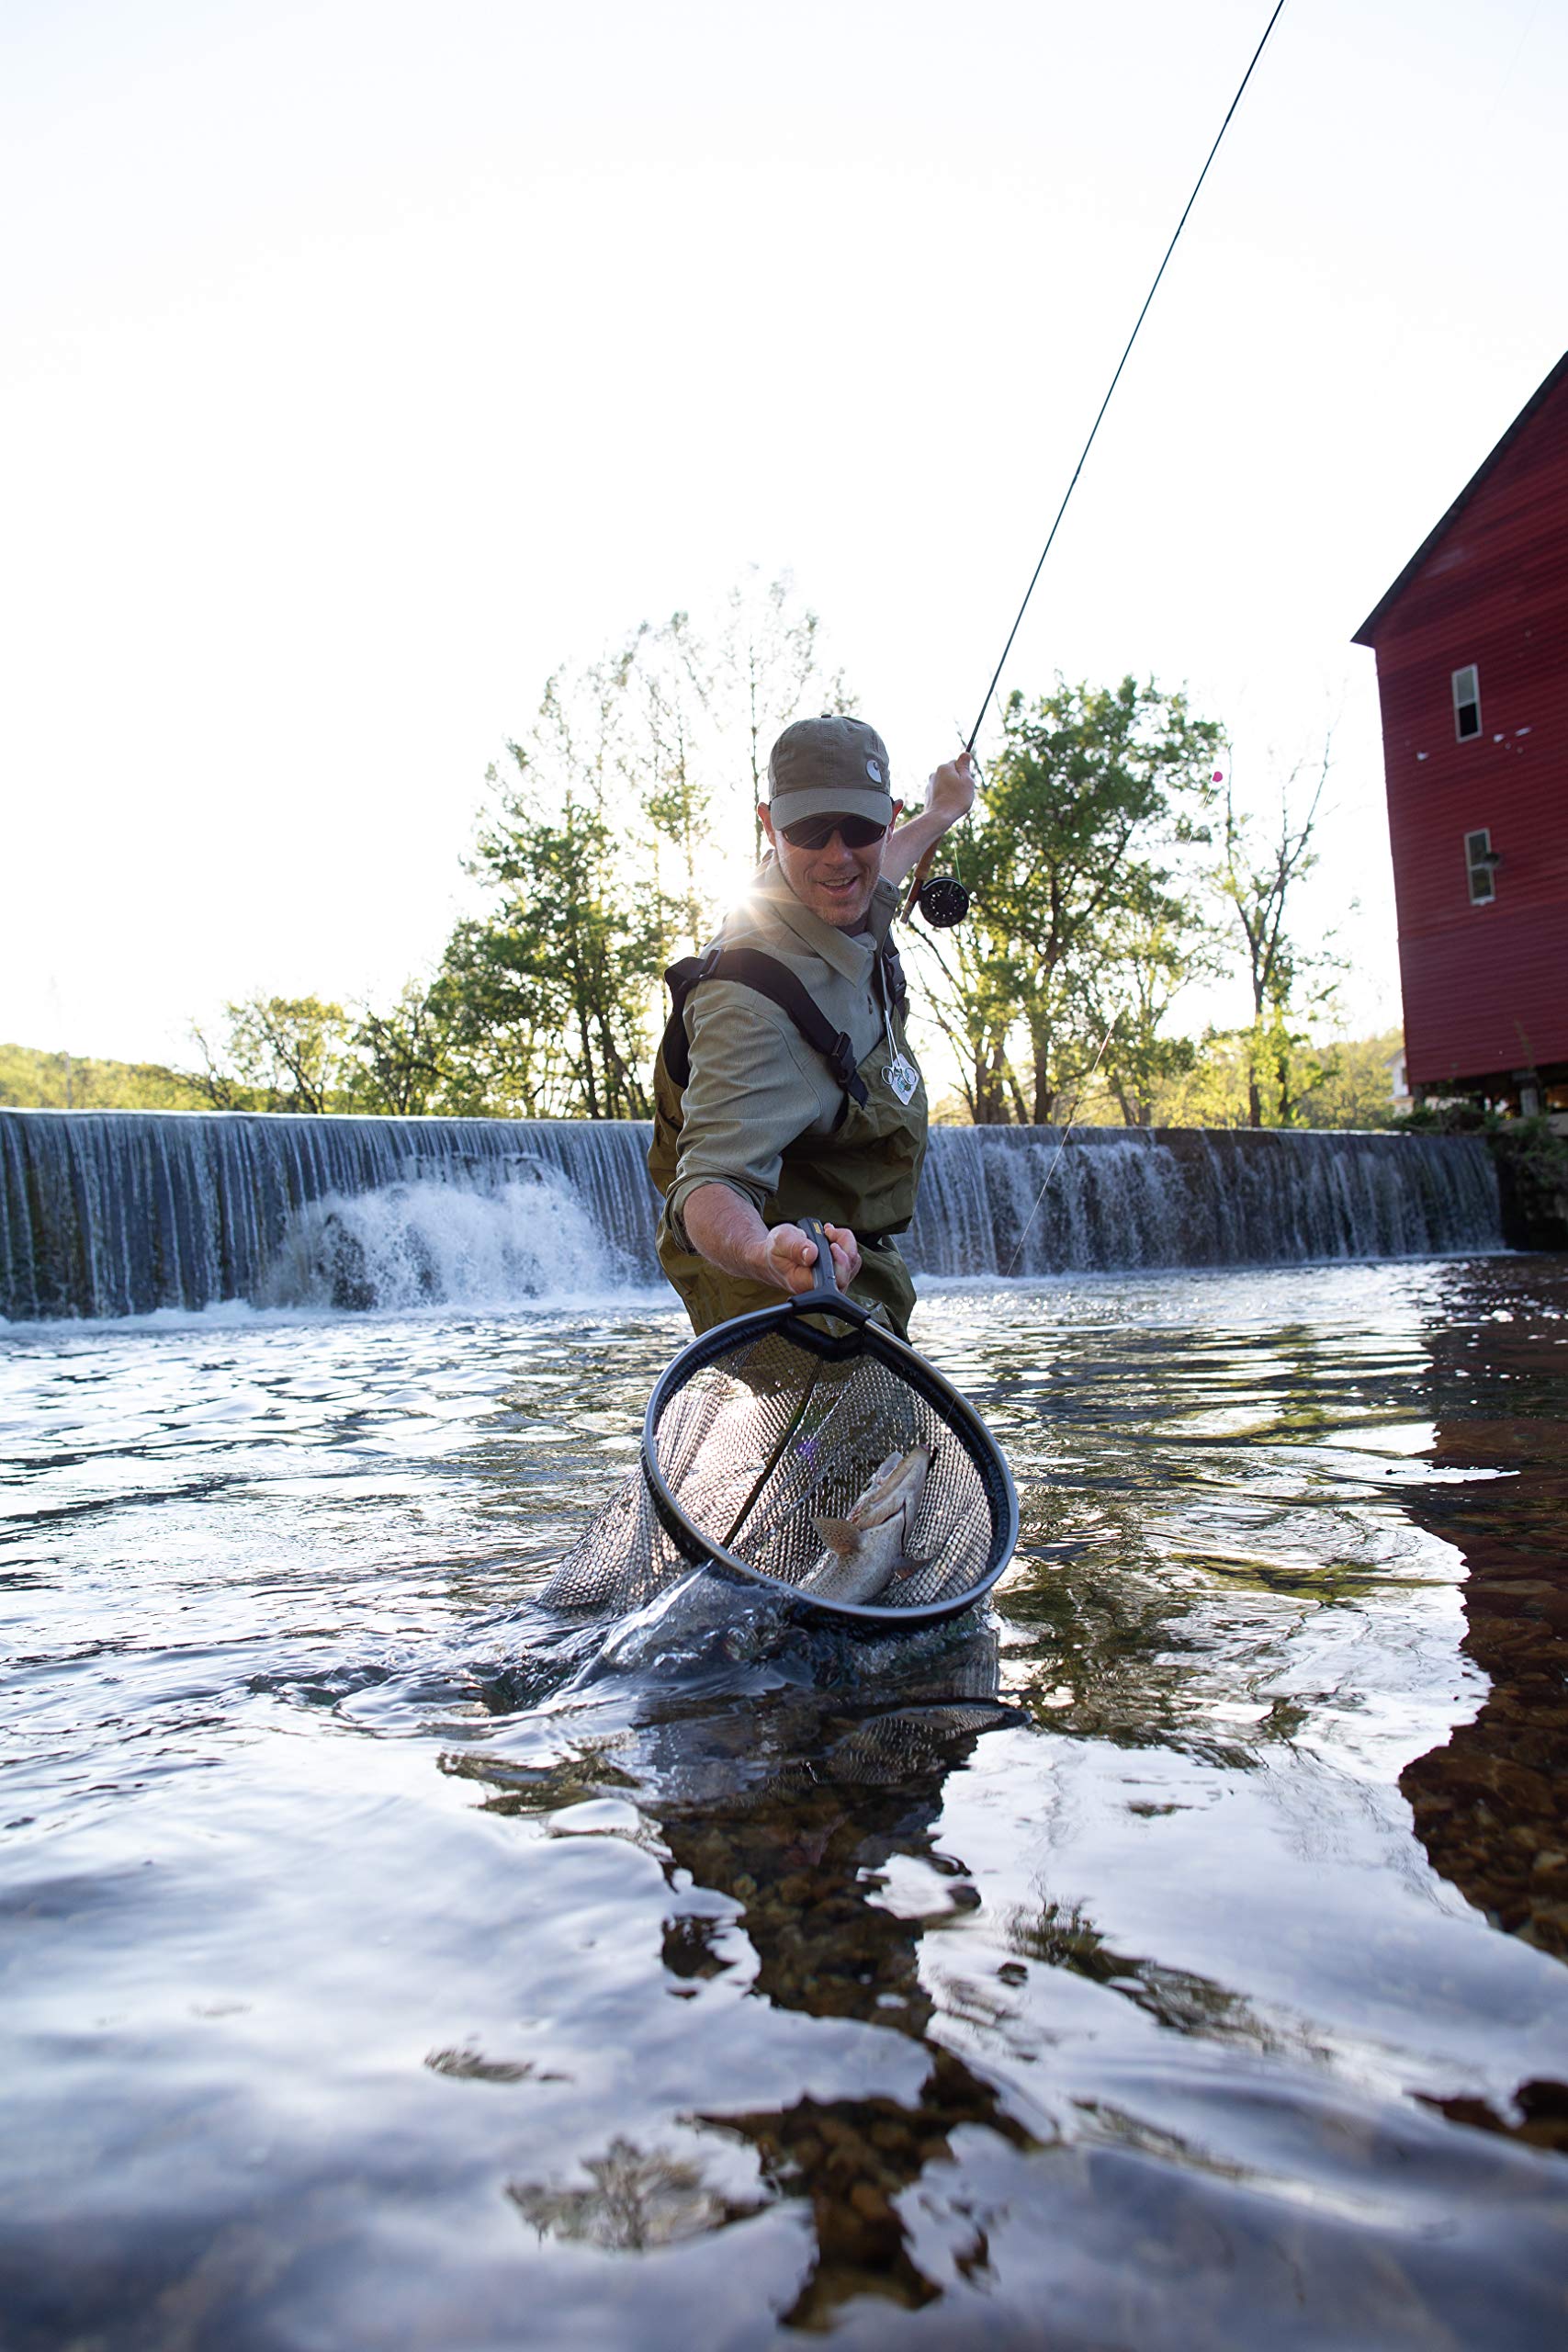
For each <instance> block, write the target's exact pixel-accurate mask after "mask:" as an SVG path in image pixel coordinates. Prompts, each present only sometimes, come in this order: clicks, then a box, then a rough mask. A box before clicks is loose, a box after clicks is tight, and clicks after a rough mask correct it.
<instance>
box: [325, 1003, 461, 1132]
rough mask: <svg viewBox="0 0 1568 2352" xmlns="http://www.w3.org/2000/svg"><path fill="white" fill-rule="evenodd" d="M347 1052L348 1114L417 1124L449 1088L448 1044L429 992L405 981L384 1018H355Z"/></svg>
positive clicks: (440, 1007)
mask: <svg viewBox="0 0 1568 2352" xmlns="http://www.w3.org/2000/svg"><path fill="white" fill-rule="evenodd" d="M349 1046H350V1047H351V1049H352V1053H353V1059H352V1060H351V1061H349V1063H348V1064H347V1067H346V1073H345V1077H344V1092H345V1094H346V1096H347V1100H348V1103H349V1104H350V1105H351V1107H352V1108H353V1109H354V1110H355V1111H380V1112H387V1113H390V1114H393V1115H394V1116H396V1117H399V1118H418V1117H421V1116H423V1114H425V1113H427V1112H430V1111H434V1110H437V1109H439V1108H440V1107H441V1105H442V1103H443V1102H444V1100H445V1096H446V1090H447V1088H448V1086H449V1084H450V1082H451V1071H450V1042H449V1035H448V1029H447V1023H446V1009H445V1005H444V1003H443V1001H442V1000H441V998H440V997H439V995H438V994H437V992H436V991H435V989H433V988H430V987H427V986H426V985H425V984H424V982H423V981H421V980H406V981H405V982H404V983H403V986H402V988H401V989H400V991H399V994H398V997H397V1000H396V1001H395V1002H394V1003H393V1004H392V1006H391V1007H390V1009H389V1011H388V1012H372V1011H371V1010H370V1009H369V1008H368V1007H367V1008H366V1009H365V1010H364V1011H363V1012H361V1014H360V1017H359V1020H358V1023H357V1024H356V1025H355V1029H354V1030H353V1032H352V1033H351V1035H350V1037H349Z"/></svg>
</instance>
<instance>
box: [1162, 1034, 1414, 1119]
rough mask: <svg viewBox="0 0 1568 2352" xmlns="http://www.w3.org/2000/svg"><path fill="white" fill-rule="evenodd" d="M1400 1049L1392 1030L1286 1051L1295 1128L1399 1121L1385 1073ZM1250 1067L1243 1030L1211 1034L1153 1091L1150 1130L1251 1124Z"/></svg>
mask: <svg viewBox="0 0 1568 2352" xmlns="http://www.w3.org/2000/svg"><path fill="white" fill-rule="evenodd" d="M1399 1044H1400V1033H1399V1031H1398V1030H1397V1029H1391V1030H1386V1031H1382V1032H1380V1034H1379V1035H1376V1036H1374V1037H1359V1038H1337V1039H1335V1040H1334V1041H1333V1042H1332V1043H1330V1044H1328V1045H1326V1046H1317V1045H1311V1044H1308V1045H1304V1046H1294V1047H1290V1048H1288V1051H1289V1052H1290V1054H1291V1061H1290V1065H1289V1068H1288V1070H1287V1084H1288V1086H1289V1088H1290V1091H1291V1098H1292V1102H1293V1103H1295V1105H1296V1108H1297V1112H1298V1116H1297V1119H1296V1121H1295V1124H1296V1125H1301V1126H1307V1127H1323V1128H1330V1127H1395V1126H1398V1125H1401V1124H1403V1123H1402V1121H1401V1120H1400V1118H1399V1116H1398V1115H1397V1114H1396V1113H1395V1112H1394V1109H1393V1092H1392V1090H1391V1088H1390V1084H1389V1073H1388V1063H1389V1060H1390V1058H1391V1057H1392V1056H1393V1054H1394V1053H1395V1052H1396V1051H1397V1050H1398V1047H1399ZM1256 1069H1257V1064H1256V1039H1255V1036H1254V1033H1253V1032H1252V1031H1251V1030H1250V1029H1234V1030H1219V1031H1215V1030H1211V1031H1210V1032H1209V1033H1208V1035H1206V1036H1205V1037H1204V1038H1203V1039H1202V1041H1201V1044H1200V1045H1199V1046H1196V1047H1195V1048H1194V1051H1193V1057H1192V1060H1191V1063H1190V1067H1189V1068H1187V1069H1184V1070H1181V1071H1179V1073H1177V1074H1176V1075H1175V1076H1174V1077H1173V1078H1172V1079H1171V1080H1168V1081H1167V1082H1166V1083H1165V1084H1164V1085H1163V1086H1161V1087H1160V1088H1159V1089H1158V1090H1157V1091H1156V1125H1159V1126H1168V1127H1246V1126H1250V1125H1252V1103H1251V1099H1250V1098H1251V1093H1252V1089H1253V1086H1254V1084H1255V1082H1256ZM1272 1099H1273V1098H1272V1097H1270V1098H1269V1102H1270V1103H1271V1102H1272ZM1265 1107H1268V1105H1266V1106H1265Z"/></svg>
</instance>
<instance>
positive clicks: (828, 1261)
mask: <svg viewBox="0 0 1568 2352" xmlns="http://www.w3.org/2000/svg"><path fill="white" fill-rule="evenodd" d="M800 1229H801V1231H802V1233H804V1234H805V1236H806V1238H807V1241H815V1242H816V1244H817V1263H816V1265H815V1266H814V1267H813V1268H812V1270H811V1271H812V1276H813V1280H812V1284H811V1288H810V1289H809V1290H797V1291H796V1292H795V1294H794V1295H793V1296H792V1297H791V1299H790V1302H789V1304H790V1307H791V1310H792V1311H793V1312H794V1313H795V1314H796V1315H818V1314H820V1313H821V1311H822V1310H823V1308H824V1307H827V1308H828V1309H829V1310H830V1311H831V1313H833V1314H834V1315H841V1316H843V1317H844V1318H845V1319H846V1321H848V1322H851V1323H869V1322H870V1320H871V1318H872V1317H873V1315H874V1313H875V1311H876V1310H875V1308H874V1307H871V1306H862V1304H861V1302H860V1300H859V1299H858V1298H852V1297H851V1296H850V1295H849V1293H848V1291H845V1290H840V1288H839V1275H838V1270H837V1268H836V1267H835V1266H834V1264H833V1245H832V1243H831V1242H830V1241H829V1238H828V1230H827V1227H825V1226H824V1224H823V1222H822V1220H821V1218H820V1217H819V1216H803V1217H802V1218H801V1220H800Z"/></svg>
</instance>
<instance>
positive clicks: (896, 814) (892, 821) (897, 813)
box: [887, 800, 904, 832]
mask: <svg viewBox="0 0 1568 2352" xmlns="http://www.w3.org/2000/svg"><path fill="white" fill-rule="evenodd" d="M903 813H904V804H903V802H902V801H901V800H896V801H895V802H894V803H893V814H892V815H891V817H889V819H888V820H887V830H888V831H889V832H891V831H893V828H894V826H895V825H896V824H897V822H898V820H899V818H900V817H901V816H902V815H903Z"/></svg>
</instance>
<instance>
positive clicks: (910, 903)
mask: <svg viewBox="0 0 1568 2352" xmlns="http://www.w3.org/2000/svg"><path fill="white" fill-rule="evenodd" d="M1284 5H1285V0H1275V7H1274V13H1273V15H1272V16H1271V17H1269V22H1268V23H1267V24H1266V25H1265V26H1264V28H1263V39H1262V40H1260V41H1259V42H1258V47H1257V48H1256V49H1255V50H1254V51H1253V52H1252V62H1251V64H1249V65H1248V67H1247V71H1246V73H1245V74H1243V75H1242V77H1241V80H1240V82H1239V83H1238V84H1237V85H1236V93H1235V97H1234V98H1233V99H1232V100H1231V102H1230V105H1229V106H1228V107H1226V109H1225V119H1224V122H1222V123H1221V125H1220V127H1219V130H1218V131H1217V133H1216V134H1215V138H1214V143H1213V146H1212V147H1211V148H1210V150H1209V153H1208V155H1207V157H1206V158H1205V160H1204V164H1203V168H1202V170H1201V172H1200V173H1199V175H1198V176H1197V178H1196V180H1195V181H1194V182H1193V184H1192V193H1191V195H1190V197H1189V198H1188V199H1187V202H1186V204H1185V205H1184V206H1183V208H1182V212H1181V218H1180V220H1179V221H1178V222H1177V224H1176V233H1175V235H1174V236H1173V237H1172V238H1171V241H1170V243H1169V244H1168V245H1167V247H1166V249H1165V260H1164V261H1162V262H1161V263H1160V266H1159V267H1158V268H1157V269H1156V272H1155V277H1154V284H1153V285H1152V286H1151V287H1150V288H1149V290H1148V292H1147V293H1146V294H1145V297H1144V307H1143V309H1142V310H1141V311H1139V312H1138V315H1137V318H1136V319H1135V320H1134V324H1133V332H1132V334H1130V335H1129V336H1128V337H1127V347H1126V349H1125V350H1124V351H1123V352H1122V356H1121V358H1120V359H1119V360H1118V361H1117V362H1116V373H1115V374H1114V375H1113V376H1112V377H1111V383H1110V386H1109V388H1108V390H1107V391H1106V395H1105V398H1104V399H1103V400H1102V401H1100V409H1099V413H1098V414H1097V415H1096V417H1095V420H1094V423H1093V424H1091V425H1090V427H1089V439H1088V440H1087V441H1086V442H1085V443H1084V445H1083V448H1082V450H1081V451H1080V453H1079V456H1078V461H1077V465H1076V466H1075V467H1074V468H1073V478H1072V480H1071V481H1069V482H1068V484H1067V487H1066V490H1065V491H1064V492H1063V493H1062V503H1061V504H1060V506H1058V507H1057V509H1056V519H1055V522H1054V523H1053V524H1052V526H1051V529H1050V533H1049V535H1048V537H1047V538H1046V541H1045V544H1044V546H1043V548H1041V550H1040V560H1039V562H1038V563H1037V564H1036V565H1035V567H1034V570H1033V571H1032V574H1031V575H1030V582H1029V585H1028V587H1027V588H1026V589H1025V590H1024V592H1023V602H1022V604H1021V605H1020V606H1019V608H1018V616H1017V618H1016V619H1015V620H1014V622H1013V625H1012V627H1011V628H1010V629H1009V631H1008V640H1007V643H1006V644H1005V645H1004V646H1003V648H1002V653H1001V660H1000V661H999V662H998V663H997V666H996V668H995V669H994V670H993V671H992V673H991V683H990V684H989V685H988V686H987V688H986V698H985V700H984V702H983V703H982V704H981V705H980V708H979V712H978V715H977V716H976V720H975V724H974V726H973V727H972V728H971V729H969V739H968V741H967V742H966V743H965V744H964V757H965V758H966V759H968V758H971V757H972V756H973V754H974V750H975V742H976V737H977V736H978V734H979V732H980V729H981V727H982V726H983V725H984V723H985V718H986V713H987V711H988V710H989V708H990V707H991V697H992V695H994V694H995V693H996V691H997V682H998V679H999V678H1000V676H1001V674H1002V671H1003V669H1004V668H1005V667H1006V665H1007V658H1008V655H1009V654H1010V652H1011V651H1012V645H1013V639H1014V638H1015V637H1016V636H1017V635H1018V632H1019V629H1020V628H1021V625H1022V622H1023V616H1024V614H1025V613H1026V612H1027V611H1028V610H1029V600H1030V598H1031V597H1032V595H1033V594H1034V583H1035V582H1036V581H1037V580H1038V579H1039V577H1040V574H1041V573H1042V571H1043V570H1044V569H1045V559H1046V557H1047V556H1048V555H1049V554H1050V552H1051V545H1052V541H1053V540H1054V539H1055V536H1056V533H1057V532H1058V530H1059V529H1060V528H1061V525H1062V517H1063V515H1065V514H1066V511H1067V501H1068V500H1069V499H1070V498H1071V497H1072V494H1073V492H1074V491H1075V490H1076V489H1077V481H1078V476H1079V475H1080V474H1081V473H1082V471H1083V469H1084V464H1085V461H1086V459H1087V458H1088V457H1089V451H1090V450H1091V449H1092V448H1093V447H1094V436H1095V435H1096V434H1097V433H1098V432H1099V431H1100V422H1101V419H1102V418H1103V417H1104V414H1105V412H1106V410H1107V409H1108V408H1109V407H1110V406H1111V394H1112V393H1113V392H1114V391H1115V390H1116V387H1117V385H1118V384H1119V383H1120V382H1121V380H1122V368H1125V366H1126V365H1127V362H1128V360H1129V358H1130V357H1131V356H1132V351H1133V345H1134V344H1135V343H1136V342H1137V340H1138V330H1139V328H1140V327H1141V326H1142V325H1143V323H1144V321H1145V319H1146V318H1147V316H1148V314H1149V305H1150V303H1151V302H1152V301H1153V300H1154V299H1155V296H1156V294H1157V293H1158V291H1159V282H1160V279H1161V278H1162V277H1164V276H1165V273H1166V267H1167V265H1168V262H1169V260H1170V257H1171V254H1173V253H1174V252H1175V251H1176V247H1177V242H1178V240H1179V237H1180V235H1181V232H1182V231H1183V229H1185V228H1186V226H1187V216H1188V214H1189V213H1190V211H1191V209H1192V207H1193V206H1194V205H1195V204H1196V203H1197V201H1198V193H1199V190H1200V189H1201V187H1202V185H1203V182H1204V181H1205V180H1206V179H1207V178H1208V176H1209V165H1210V164H1212V163H1213V160H1214V157H1215V156H1216V155H1217V154H1218V153H1219V152H1220V141H1221V140H1222V139H1223V138H1224V135H1225V133H1226V131H1227V130H1229V129H1230V123H1231V117H1232V115H1234V114H1235V110H1236V108H1237V107H1238V106H1240V104H1241V101H1242V94H1243V92H1244V91H1245V90H1246V88H1247V84H1248V83H1249V82H1250V81H1251V79H1252V73H1253V67H1254V66H1256V64H1257V63H1258V59H1259V58H1260V57H1261V56H1262V54H1263V51H1264V49H1265V48H1266V46H1267V44H1268V40H1269V34H1270V33H1271V32H1272V31H1273V29H1274V28H1275V26H1276V25H1277V24H1278V22H1279V20H1280V10H1281V9H1282V8H1283V7H1284ZM935 856H936V843H935V842H932V843H931V847H930V849H928V850H927V852H926V854H925V855H924V856H923V857H922V858H921V860H920V862H919V865H917V866H916V868H915V872H914V876H913V879H912V880H911V881H910V884H909V895H908V898H907V899H905V901H904V920H905V922H913V920H914V911H915V909H916V907H917V906H918V907H919V910H920V912H921V914H922V915H923V916H924V917H925V919H926V921H927V922H929V923H930V924H931V926H932V928H933V929H934V930H937V931H946V930H948V929H950V928H951V926H952V925H953V923H955V922H963V920H964V916H965V915H966V914H967V913H968V911H969V893H968V891H967V890H966V889H965V888H964V885H963V883H962V882H960V881H958V880H957V879H956V878H955V877H954V876H953V875H950V874H940V875H937V876H934V877H933V876H931V865H932V861H933V860H934V858H935Z"/></svg>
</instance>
